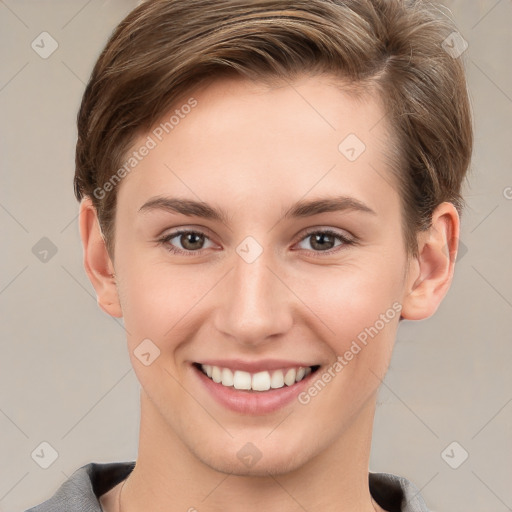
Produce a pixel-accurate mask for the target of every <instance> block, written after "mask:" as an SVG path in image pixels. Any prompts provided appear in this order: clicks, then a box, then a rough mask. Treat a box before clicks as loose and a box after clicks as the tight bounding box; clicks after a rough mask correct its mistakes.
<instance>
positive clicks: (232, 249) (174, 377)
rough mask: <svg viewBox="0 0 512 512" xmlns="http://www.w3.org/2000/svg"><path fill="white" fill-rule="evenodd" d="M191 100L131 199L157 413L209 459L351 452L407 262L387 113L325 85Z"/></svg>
mask: <svg viewBox="0 0 512 512" xmlns="http://www.w3.org/2000/svg"><path fill="white" fill-rule="evenodd" d="M192 96H193V98H194V100H195V101H196V102H197V103H195V104H194V107H193V108H190V109H189V108H185V109H182V110H180V113H181V115H180V116H178V117H179V122H178V123H175V125H174V126H173V128H172V130H169V133H168V134H166V133H165V131H164V132H163V134H164V135H165V136H162V133H161V132H162V130H160V131H154V130H153V131H152V132H150V133H148V134H146V135H145V136H144V137H141V138H140V140H139V141H138V142H137V144H135V145H134V148H138V147H140V146H142V145H143V144H144V143H146V142H147V141H148V138H147V137H148V135H149V136H150V137H151V138H152V140H153V141H154V142H155V147H152V148H151V150H150V151H149V152H148V154H147V155H146V156H144V157H143V158H141V160H140V162H138V164H137V166H136V167H135V168H134V170H133V171H131V172H130V174H129V175H128V176H126V177H125V178H124V179H123V181H122V182H121V184H120V185H119V190H118V200H117V201H118V202H117V205H118V206H117V212H116V220H115V222H116V238H115V272H116V278H117V283H118V293H119V300H120V303H121V307H122V312H123V317H124V323H125V327H126V330H127V332H128V333H129V334H128V345H129V351H130V357H131V360H132V364H133V366H134V369H135V372H136V374H137V377H138V379H139V381H140V383H141V386H142V397H143V400H145V401H146V402H147V404H150V405H148V406H147V407H146V409H145V411H146V413H147V414H148V415H150V414H151V415H152V418H153V421H155V422H158V423H159V424H160V425H164V426H165V429H166V430H167V432H168V435H169V436H171V437H173V438H174V439H176V441H177V442H179V443H180V445H181V446H183V447H185V448H186V449H187V451H188V452H189V453H190V454H192V455H193V456H194V457H195V458H196V459H197V460H199V461H201V462H203V463H205V464H207V465H208V466H210V467H212V468H215V469H217V470H220V471H225V472H235V473H237V474H247V473H251V474H265V473H266V472H267V471H270V472H282V471H290V470H293V469H296V468H298V467H300V466H301V465H303V464H305V463H306V462H307V461H309V460H312V459H313V458H314V457H316V456H318V455H320V454H322V453H323V452H324V451H325V450H326V449H327V448H333V447H334V449H335V448H336V446H337V443H338V440H340V439H343V438H344V436H345V434H347V432H348V431H349V430H350V428H351V427H350V426H351V425H352V424H353V423H354V421H357V418H358V417H360V416H361V415H362V414H363V413H364V411H367V410H368V408H369V404H371V403H372V402H374V400H375V394H376V390H377V388H378V385H379V383H380V380H379V378H382V377H383V376H384V374H385V372H386V369H387V367H388V364H389V360H390V355H391V351H392V347H393V343H394V339H395V334H396V330H397V327H398V323H399V318H400V313H399V311H400V305H401V303H402V300H403V298H404V290H405V274H406V270H407V264H408V263H407V262H408V260H407V256H406V252H405V249H404V241H403V240H404V239H403V234H402V230H401V208H400V197H399V195H398V193H397V191H396V190H395V188H394V186H393V180H392V178H391V173H390V171H389V169H387V168H386V163H385V158H384V154H385V150H386V144H387V143H388V142H389V138H388V135H387V133H386V131H385V123H384V121H382V119H383V117H384V113H383V110H382V108H381V106H380V105H379V104H378V103H377V102H376V99H375V98H371V97H367V98H365V99H364V100H359V101H357V100H356V99H354V98H353V97H351V96H349V95H347V94H346V93H344V92H341V90H340V89H338V88H336V87H335V86H334V85H332V80H329V79H328V78H327V77H319V76H317V77H314V78H312V77H309V78H308V77H304V78H302V79H301V80H298V81H296V82H294V83H293V85H288V84H283V85H282V86H274V87H269V86H264V85H262V84H254V83H249V82H247V81H244V80H242V79H228V78H226V79H222V80H218V81H217V82H214V83H213V84H210V85H209V86H207V87H203V88H202V89H199V90H197V91H194V92H193V94H191V97H192ZM187 100H188V98H187V99H185V100H184V102H183V104H185V103H186V102H187ZM177 108H178V109H179V108H180V106H179V105H178V106H177ZM184 112H187V113H186V115H185V114H184ZM171 114H172V113H171ZM169 117H170V115H169V116H166V118H165V119H166V120H167V118H169ZM379 121H380V122H379ZM155 134H159V137H157V136H156V135H155ZM160 138H161V140H159V139H160ZM363 144H364V146H363ZM151 145H152V144H151ZM176 200H182V201H188V203H183V202H182V203H178V202H176ZM196 201H200V202H202V203H203V206H205V205H207V206H208V208H202V209H201V208H198V207H197V206H196V207H195V208H190V206H191V205H192V203H191V202H196ZM187 205H188V207H189V208H188V210H185V209H184V207H185V206H187ZM143 340H146V341H144V342H143ZM148 340H150V341H148ZM142 342H143V344H142V345H141V343H142ZM147 352H149V355H145V356H141V353H147ZM155 356H157V357H155ZM142 360H144V363H143V362H141V361H142ZM201 364H202V365H203V367H202V369H201V367H200V365H201ZM300 367H302V368H305V370H300V369H299V370H298V372H297V369H298V368H300ZM223 368H224V369H223ZM294 368H295V369H296V370H295V371H293V369H294ZM226 369H227V370H228V371H226ZM202 370H204V371H205V372H206V373H210V374H211V377H212V378H209V377H208V376H207V375H205V373H203V371H202ZM229 370H231V371H229ZM280 370H282V371H280ZM303 375H305V377H304V378H303V379H302V380H300V378H301V377H302V376H303ZM219 379H222V380H221V382H215V381H218V380H219ZM233 379H234V380H235V381H236V382H235V386H233ZM284 380H286V382H283V381H284ZM294 381H297V382H296V383H295V384H293V382H294ZM224 384H225V385H224ZM269 385H270V386H275V387H271V388H270V389H269V390H265V388H267V387H268V386H269ZM247 386H254V387H255V388H257V389H258V390H254V389H235V388H236V387H238V388H244V387H247ZM149 411H150V412H149ZM145 420H147V418H146V419H145V418H142V421H145ZM247 443H249V444H247ZM244 450H245V451H244ZM247 454H249V455H252V456H256V457H257V458H258V457H261V458H260V459H259V461H258V463H257V464H254V465H251V464H248V463H247V460H248V459H247V457H245V455H247Z"/></svg>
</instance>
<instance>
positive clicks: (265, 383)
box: [252, 372, 270, 391]
mask: <svg viewBox="0 0 512 512" xmlns="http://www.w3.org/2000/svg"><path fill="white" fill-rule="evenodd" d="M252 389H253V390H254V391H267V390H269V389H270V374H269V373H268V372H258V373H255V374H254V375H253V376H252Z"/></svg>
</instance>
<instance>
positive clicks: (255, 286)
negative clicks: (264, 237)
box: [214, 250, 294, 345]
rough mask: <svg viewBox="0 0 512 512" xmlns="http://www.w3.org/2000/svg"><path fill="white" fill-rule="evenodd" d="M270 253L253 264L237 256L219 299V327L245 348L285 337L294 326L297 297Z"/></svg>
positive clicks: (218, 328) (217, 307)
mask: <svg viewBox="0 0 512 512" xmlns="http://www.w3.org/2000/svg"><path fill="white" fill-rule="evenodd" d="M269 253H270V251H267V250H264V251H263V253H262V254H260V256H259V257H258V258H257V259H256V260H255V261H252V262H251V263H249V262H247V261H246V260H244V259H243V258H242V257H240V256H239V255H238V254H235V255H234V268H232V270H231V271H230V272H229V273H228V275H227V276H226V278H225V279H224V280H223V282H222V284H221V286H220V287H218V288H219V290H218V295H217V297H216V299H217V301H216V306H215V308H216V311H215V315H214V318H215V327H216V329H217V330H218V331H220V332H222V333H223V334H224V335H225V336H228V337H231V338H233V339H234V340H236V341H237V342H238V343H240V344H242V345H262V344H265V343H267V342H269V341H273V340H275V339H276V337H278V336H279V335H282V334H285V333H286V332H287V331H288V330H289V329H290V328H291V326H292V322H293V298H294V295H293V293H292V292H291V291H290V290H289V289H288V288H287V284H286V278H285V276H283V275H282V274H283V272H282V271H279V269H278V268H276V267H277V265H276V264H275V260H274V259H273V258H271V257H270V254H269Z"/></svg>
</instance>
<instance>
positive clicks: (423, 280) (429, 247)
mask: <svg viewBox="0 0 512 512" xmlns="http://www.w3.org/2000/svg"><path fill="white" fill-rule="evenodd" d="M459 226H460V223H459V214H458V213H457V209H456V208H455V206H454V205H453V204H452V203H448V202H444V203H441V204H440V205H439V206H438V207H437V208H436V209H435V210H434V213H433V214H432V225H431V227H430V228H429V229H428V230H427V231H422V232H420V233H419V235H418V257H416V258H412V259H410V260H409V267H408V272H407V279H406V288H405V296H404V297H403V300H402V312H401V316H402V317H403V318H405V319H406V320H423V319H425V318H428V317H430V316H432V315H433V314H434V313H435V312H436V310H437V308H438V307H439V304H441V301H442V300H443V298H444V296H445V295H446V293H447V292H448V289H449V288H450V285H451V283H452V279H453V273H454V269H455V260H456V258H457V250H458V245H459Z"/></svg>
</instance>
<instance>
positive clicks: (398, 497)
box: [369, 473, 429, 512]
mask: <svg viewBox="0 0 512 512" xmlns="http://www.w3.org/2000/svg"><path fill="white" fill-rule="evenodd" d="M369 483H370V494H371V495H372V496H373V499H374V500H375V501H376V502H377V503H378V504H379V505H380V506H381V507H382V508H384V509H385V510H387V511H388V512H429V511H428V508H427V505H426V504H425V501H424V500H423V498H422V497H421V495H420V492H419V490H418V489H417V487H416V486H415V485H414V484H413V483H412V482H410V481H409V480H407V478H404V477H402V476H396V475H392V474H391V473H369Z"/></svg>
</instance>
